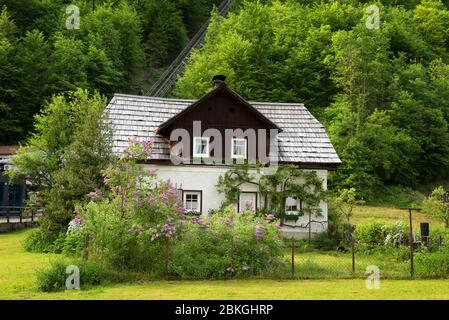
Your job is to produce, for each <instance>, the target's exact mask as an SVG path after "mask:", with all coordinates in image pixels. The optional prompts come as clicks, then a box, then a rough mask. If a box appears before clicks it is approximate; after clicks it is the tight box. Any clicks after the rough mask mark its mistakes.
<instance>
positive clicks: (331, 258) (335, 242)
mask: <svg viewBox="0 0 449 320" xmlns="http://www.w3.org/2000/svg"><path fill="white" fill-rule="evenodd" d="M285 245H286V247H287V248H286V260H288V261H291V266H290V267H291V272H292V277H294V278H299V279H347V278H366V277H367V276H368V275H369V274H371V273H372V272H373V270H374V271H375V272H378V275H379V276H380V277H381V278H384V279H410V278H449V251H448V249H447V248H449V238H448V237H447V236H443V235H440V236H439V237H434V238H431V239H427V241H426V242H423V241H419V240H418V241H413V242H412V244H411V245H412V250H410V246H409V244H408V241H404V242H403V243H401V244H397V245H389V244H388V245H379V246H378V247H374V248H371V249H366V248H363V247H362V246H361V245H360V243H359V242H358V239H356V238H355V237H354V238H353V241H352V239H348V238H347V237H345V238H339V239H332V242H331V243H324V244H323V241H322V240H315V239H312V240H310V241H309V240H286V241H285Z"/></svg>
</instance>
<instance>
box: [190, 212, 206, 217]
mask: <svg viewBox="0 0 449 320" xmlns="http://www.w3.org/2000/svg"><path fill="white" fill-rule="evenodd" d="M186 215H188V216H197V217H200V216H202V215H203V214H202V213H201V212H199V211H187V212H186Z"/></svg>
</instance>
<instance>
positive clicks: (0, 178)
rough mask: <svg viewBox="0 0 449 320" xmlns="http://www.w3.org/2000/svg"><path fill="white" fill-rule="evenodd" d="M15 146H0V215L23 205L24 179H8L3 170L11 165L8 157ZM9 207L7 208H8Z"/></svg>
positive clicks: (15, 210)
mask: <svg viewBox="0 0 449 320" xmlns="http://www.w3.org/2000/svg"><path fill="white" fill-rule="evenodd" d="M16 150H17V147H9V146H6V147H4V146H0V215H6V214H7V212H8V211H9V213H10V214H15V213H18V212H19V211H20V207H23V206H24V201H25V198H26V185H25V181H9V179H8V177H7V176H6V175H5V171H6V170H8V169H9V167H10V166H11V164H10V158H11V155H13V154H14V153H15V151H16ZM8 209H9V210H8Z"/></svg>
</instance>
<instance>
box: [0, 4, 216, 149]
mask: <svg viewBox="0 0 449 320" xmlns="http://www.w3.org/2000/svg"><path fill="white" fill-rule="evenodd" d="M219 2H220V0H94V1H92V0H76V1H67V0H0V114H1V117H0V127H1V128H2V130H0V145H1V144H16V143H17V142H19V141H22V140H23V139H24V138H26V137H27V136H28V135H29V133H30V132H31V130H32V129H33V116H34V115H35V114H37V113H38V112H39V111H40V110H41V108H42V106H43V104H44V103H45V102H46V101H48V100H49V99H50V98H51V97H52V96H53V95H57V94H63V93H67V92H70V91H74V90H76V89H78V88H81V89H88V90H90V91H94V90H96V91H99V92H100V93H101V94H103V95H105V96H107V97H111V96H112V95H113V94H114V93H115V92H122V93H139V92H141V91H142V90H143V91H145V90H148V89H149V87H150V86H151V83H152V82H153V81H154V80H155V78H157V76H158V75H159V73H160V68H163V67H164V66H166V65H167V64H169V63H170V62H171V61H172V60H173V59H174V58H175V57H176V55H177V54H178V53H179V51H181V50H182V49H183V48H184V46H185V44H186V43H187V41H188V39H189V38H190V37H192V35H194V34H195V32H196V31H197V30H198V29H199V28H200V26H201V25H202V24H203V23H204V22H205V21H206V20H207V18H208V17H209V16H210V11H211V9H212V6H213V5H214V4H217V3H219ZM69 6H76V7H77V8H78V9H79V21H78V22H79V25H78V26H76V25H75V24H74V21H73V20H72V17H74V15H75V14H78V12H74V11H72V10H70V7H69Z"/></svg>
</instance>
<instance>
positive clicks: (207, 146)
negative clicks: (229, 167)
mask: <svg viewBox="0 0 449 320" xmlns="http://www.w3.org/2000/svg"><path fill="white" fill-rule="evenodd" d="M197 141H206V153H204V154H202V153H196V147H197V145H198V142H197ZM193 156H194V157H196V158H209V138H207V137H194V138H193Z"/></svg>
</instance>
